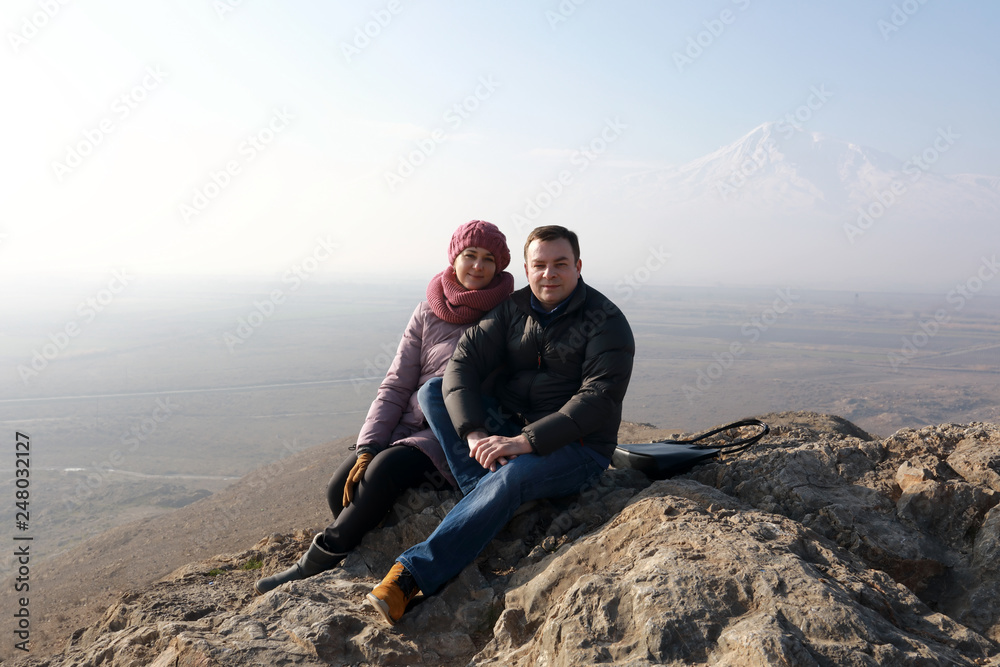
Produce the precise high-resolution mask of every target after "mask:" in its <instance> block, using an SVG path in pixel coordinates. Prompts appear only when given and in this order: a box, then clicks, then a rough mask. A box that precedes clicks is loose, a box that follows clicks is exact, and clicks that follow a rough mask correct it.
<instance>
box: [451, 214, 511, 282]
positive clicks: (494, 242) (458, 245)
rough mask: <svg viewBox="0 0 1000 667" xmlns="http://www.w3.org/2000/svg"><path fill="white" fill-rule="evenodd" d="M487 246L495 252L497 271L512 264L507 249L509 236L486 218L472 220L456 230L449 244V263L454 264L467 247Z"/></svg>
mask: <svg viewBox="0 0 1000 667" xmlns="http://www.w3.org/2000/svg"><path fill="white" fill-rule="evenodd" d="M473 247H474V248H486V249H487V250H489V251H490V252H491V253H493V259H495V260H496V263H497V272H500V271H503V270H504V269H506V268H507V265H508V264H510V250H508V249H507V237H506V236H504V235H503V232H501V231H500V228H499V227H497V226H496V225H494V224H493V223H492V222H486V221H485V220H470V221H469V222H467V223H465V224H464V225H462V226H461V227H459V228H458V229H456V230H455V233H454V234H452V235H451V243H450V244H449V245H448V263H449V264H454V263H455V258H456V257H458V255H459V253H461V252H462V251H463V250H465V249H466V248H473Z"/></svg>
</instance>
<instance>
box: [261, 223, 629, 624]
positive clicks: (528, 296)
mask: <svg viewBox="0 0 1000 667" xmlns="http://www.w3.org/2000/svg"><path fill="white" fill-rule="evenodd" d="M448 261H449V262H450V263H451V265H450V266H449V267H448V268H446V269H445V270H444V271H442V272H441V273H439V274H438V275H436V276H434V278H433V279H432V280H431V282H430V285H428V287H427V301H424V302H421V303H420V304H419V305H418V306H417V309H416V310H415V311H414V313H413V316H412V317H411V318H410V322H409V324H408V325H407V327H406V330H405V331H404V332H403V340H402V341H401V342H400V344H399V349H398V350H397V352H396V357H395V359H394V360H393V362H392V365H391V366H390V368H389V371H388V373H387V374H386V377H385V379H384V380H383V381H382V384H381V386H380V387H379V390H378V394H377V396H376V398H375V400H374V402H373V403H372V405H371V408H370V409H369V411H368V416H367V418H366V420H365V425H364V428H363V429H362V430H361V433H360V434H359V435H358V443H357V446H356V450H357V457H356V459H355V458H351V457H349V458H348V460H346V461H345V462H344V464H342V465H341V466H340V468H339V469H338V470H337V471H336V472H335V473H334V475H333V478H332V479H331V480H330V484H329V487H328V489H327V500H328V502H329V504H330V509H331V510H332V511H333V515H334V521H333V523H332V524H330V525H329V526H328V527H327V528H326V530H325V531H324V532H322V533H319V534H317V535H316V536H315V538H314V539H313V543H312V545H311V546H310V547H309V550H308V551H307V552H306V553H305V554H304V555H303V556H302V558H301V559H300V560H299V561H298V562H297V563H296V564H295V565H293V566H292V567H291V568H289V569H288V570H285V571H284V572H280V573H278V574H275V575H272V576H270V577H266V578H264V579H261V580H260V581H258V582H257V583H256V584H255V585H254V588H255V590H256V592H257V593H266V592H268V591H270V590H272V589H274V588H276V587H277V586H279V585H281V584H283V583H285V582H287V581H292V580H296V579H302V578H304V577H309V576H312V575H314V574H318V573H319V572H323V571H325V570H328V569H330V568H332V567H334V566H336V565H337V564H338V563H339V562H340V561H341V560H343V558H344V557H345V556H346V555H347V553H348V552H349V551H350V550H351V549H353V548H354V547H356V546H357V545H358V544H359V543H360V542H361V538H362V537H363V536H364V534H365V533H366V532H368V531H369V530H371V529H372V528H374V527H376V526H377V525H378V524H379V522H381V520H382V519H383V518H384V517H385V515H386V514H387V513H388V512H389V511H390V509H391V508H392V505H393V503H394V502H395V501H396V499H397V498H398V497H399V495H400V494H402V493H403V491H405V490H406V489H408V488H415V487H417V486H420V485H421V484H424V483H426V482H431V483H436V484H437V485H438V486H439V487H442V486H444V484H446V483H450V484H452V485H453V486H457V487H458V488H459V489H460V490H461V492H462V494H463V495H462V499H461V500H460V501H459V502H458V503H457V504H456V505H455V507H454V508H453V509H452V510H451V511H450V512H449V513H448V514H447V516H445V518H444V520H442V522H441V524H440V525H439V526H438V527H437V528H436V529H435V530H434V532H433V533H432V534H431V535H430V537H428V538H427V539H426V540H425V541H423V542H421V543H420V544H417V545H416V546H413V547H411V548H410V549H408V550H406V551H405V552H403V554H402V555H400V556H399V557H398V558H397V559H396V562H395V564H394V565H393V566H392V569H390V570H389V573H388V574H387V575H386V577H385V578H384V579H383V580H382V583H381V584H379V585H378V586H376V587H375V589H374V590H372V592H371V593H369V594H368V596H367V598H368V602H369V603H370V604H371V605H372V606H373V607H374V608H375V610H376V611H378V612H379V613H380V614H381V615H382V616H383V617H384V618H385V620H386V621H387V622H388V623H390V624H394V623H395V622H396V621H398V620H399V619H400V617H401V616H402V615H403V612H404V611H405V610H406V606H407V604H408V603H409V602H410V600H412V599H413V597H414V596H415V595H416V594H417V593H418V592H420V591H423V592H424V593H426V594H432V593H434V592H436V591H437V590H438V589H440V588H441V587H442V586H443V585H444V584H445V583H447V582H448V581H449V580H450V579H451V578H453V577H455V576H456V575H458V574H459V573H460V572H461V571H462V569H464V568H465V567H466V566H467V565H468V564H470V563H472V562H473V561H474V560H475V558H476V557H477V556H478V555H479V554H480V552H481V551H482V550H483V549H484V548H485V547H486V545H487V544H488V543H489V542H490V540H492V539H493V537H494V536H495V535H496V534H497V533H498V532H500V530H501V529H502V528H503V527H504V526H505V525H506V524H507V522H508V521H509V520H510V519H511V517H513V516H514V513H515V512H516V511H517V509H518V507H520V506H521V504H522V503H525V502H528V501H530V500H535V499H540V498H555V497H559V496H567V495H571V494H574V493H578V492H579V491H580V490H581V489H582V488H583V487H584V486H585V485H586V484H587V483H588V482H589V481H590V480H592V479H593V478H595V477H596V476H598V475H600V474H601V472H602V471H604V470H605V469H606V468H607V467H608V466H609V465H610V461H611V455H612V453H613V452H614V449H615V445H616V443H617V439H618V427H619V425H620V423H621V413H622V400H623V399H624V397H625V390H626V388H627V387H628V382H629V378H630V376H631V373H632V359H633V356H634V352H635V342H634V340H633V337H632V331H631V329H630V327H629V325H628V322H627V321H626V319H625V316H624V315H623V314H622V312H621V311H620V310H619V309H618V308H617V307H616V306H615V305H614V304H613V303H612V302H611V301H610V300H608V299H607V297H605V296H604V295H602V294H601V293H599V292H598V291H597V290H595V289H593V288H591V287H590V286H588V285H586V284H585V283H584V282H583V280H582V278H581V277H580V269H581V266H582V263H581V261H580V246H579V242H578V241H577V237H576V234H575V233H573V232H571V231H569V230H568V229H566V228H564V227H559V226H547V227H539V228H537V229H535V230H533V231H532V232H531V233H530V234H529V235H528V238H527V241H526V242H525V245H524V262H525V263H524V270H525V274H526V276H527V279H528V287H526V288H523V289H520V290H518V291H516V292H513V294H511V292H512V290H513V284H514V281H513V277H512V276H511V275H510V274H509V273H507V272H506V271H504V269H506V268H507V265H508V264H509V263H510V251H509V250H508V248H507V242H506V237H504V235H503V233H502V232H501V231H500V230H499V229H498V228H497V227H496V226H495V225H493V224H491V223H489V222H484V221H481V220H473V221H471V222H469V223H466V224H464V225H462V226H461V227H459V228H458V230H456V231H455V233H454V235H453V236H452V238H451V243H450V245H449V249H448ZM487 379H489V380H490V381H491V382H490V383H489V384H488V385H486V381H487ZM484 385H486V386H488V387H489V393H484ZM445 480H447V482H446V481H445Z"/></svg>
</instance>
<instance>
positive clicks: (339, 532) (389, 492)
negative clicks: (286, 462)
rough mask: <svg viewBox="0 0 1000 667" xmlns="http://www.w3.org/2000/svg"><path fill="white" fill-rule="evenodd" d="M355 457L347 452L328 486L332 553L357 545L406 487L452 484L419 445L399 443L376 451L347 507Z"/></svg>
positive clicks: (329, 547) (327, 535)
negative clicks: (347, 485) (348, 480)
mask: <svg viewBox="0 0 1000 667" xmlns="http://www.w3.org/2000/svg"><path fill="white" fill-rule="evenodd" d="M356 461H357V458H355V457H354V456H348V457H347V458H346V459H345V460H344V462H343V463H341V464H340V467H339V468H337V471H336V472H335V473H333V477H331V478H330V483H329V484H328V485H327V487H326V501H327V503H328V504H329V505H330V511H331V512H333V517H334V518H333V523H331V524H330V525H329V526H327V527H326V530H325V531H323V543H324V544H325V545H326V549H327V550H328V551H331V552H333V553H340V554H343V553H347V552H348V551H350V550H351V549H353V548H354V547H356V546H358V544H360V543H361V538H363V537H364V536H365V533H367V532H368V531H369V530H371V529H372V528H375V527H376V526H378V524H379V523H380V522H381V521H382V519H384V518H385V516H386V514H388V513H389V511H390V510H391V509H392V506H393V505H394V504H395V502H396V499H397V498H399V496H400V495H401V494H402V493H403V492H404V491H406V490H407V489H410V488H419V487H421V486H424V485H427V488H431V489H434V490H435V491H437V490H440V489H445V488H449V484H448V482H447V480H445V478H444V476H442V475H441V473H440V472H438V469H437V468H435V467H434V464H433V463H432V462H431V460H430V458H428V457H427V455H426V454H424V453H423V452H422V451H420V450H419V449H417V448H416V447H408V446H406V445H396V446H394V447H387V448H386V449H384V450H382V451H381V452H379V453H378V454H376V455H375V458H373V459H372V460H371V462H370V463H369V464H368V467H367V468H365V474H364V477H363V478H362V479H361V481H360V482H358V485H357V487H356V488H355V489H354V500H353V501H351V504H350V505H348V506H347V507H344V505H343V502H344V484H345V483H346V481H347V475H348V474H349V473H350V472H351V468H353V467H354V464H355V462H356Z"/></svg>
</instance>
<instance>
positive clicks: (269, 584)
mask: <svg viewBox="0 0 1000 667" xmlns="http://www.w3.org/2000/svg"><path fill="white" fill-rule="evenodd" d="M322 537H323V533H317V534H316V537H314V538H313V541H312V544H310V545H309V550H308V551H306V552H305V553H304V554H302V558H300V559H299V561H298V562H297V563H296V564H295V565H293V566H291V567H290V568H288V569H287V570H285V571H284V572H278V573H277V574H272V575H271V576H270V577H264V578H263V579H261V580H260V581H258V582H257V583H255V584H254V585H253V590H254V592H256V593H257V595H263V594H264V593H267V592H268V591H272V590H274V589H275V588H277V587H278V586H280V585H281V584H283V583H285V582H286V581H298V580H299V579H305V578H306V577H311V576H313V575H314V574H319V573H320V572H326V571H327V570H330V569H333V568H334V567H336V566H337V564H338V563H339V562H340V561H342V560H344V557H345V556H346V555H347V554H335V553H330V552H329V551H327V550H326V549H324V548H323V547H321V546H319V541H320V539H321V538H322Z"/></svg>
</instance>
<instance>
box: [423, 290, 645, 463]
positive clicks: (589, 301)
mask: <svg viewBox="0 0 1000 667" xmlns="http://www.w3.org/2000/svg"><path fill="white" fill-rule="evenodd" d="M536 317H537V314H536V313H535V312H534V311H533V310H532V308H531V291H530V288H528V287H525V288H523V289H520V290H518V291H516V292H514V294H512V295H511V298H510V299H509V300H508V301H506V302H504V303H502V304H500V305H499V306H497V307H496V308H494V309H493V310H492V311H490V312H489V313H487V315H486V316H485V317H483V319H481V320H480V321H479V323H478V324H476V325H474V326H472V327H471V328H469V329H468V330H467V331H466V332H465V333H464V334H462V338H461V339H460V340H459V342H458V347H457V348H456V349H455V354H454V355H452V358H451V361H449V362H448V366H447V368H446V369H445V373H444V381H443V385H442V391H443V393H444V400H445V405H446V407H447V408H448V414H449V415H450V416H451V420H452V422H453V424H454V425H455V430H456V431H458V434H459V435H460V436H461V437H462V439H465V437H466V435H467V434H468V433H470V432H472V431H475V430H485V431H487V432H492V428H491V425H493V426H495V424H496V420H495V418H494V416H491V415H487V414H486V413H485V411H484V409H483V405H482V400H481V386H482V383H483V381H484V380H485V379H486V378H488V377H489V376H490V375H491V374H492V373H494V372H497V371H499V373H500V375H499V376H498V378H497V382H496V385H495V389H494V391H493V393H494V395H495V396H496V397H497V398H498V399H499V401H500V404H501V406H502V407H503V409H504V415H503V416H504V417H505V418H510V417H513V418H514V419H515V421H519V422H520V423H522V424H524V428H523V430H522V432H523V433H524V435H525V436H527V438H528V440H529V441H530V442H531V445H532V447H533V448H534V449H535V451H536V452H537V453H539V454H542V455H544V454H548V453H550V452H553V451H555V450H557V449H559V448H560V447H562V446H564V445H567V444H569V443H571V442H580V443H581V444H583V445H585V446H587V447H591V448H592V449H594V450H595V451H597V452H598V453H600V454H601V455H603V456H605V457H607V458H609V459H610V458H611V454H612V453H613V452H614V449H615V445H616V444H617V442H618V427H619V426H620V425H621V417H622V401H623V399H624V398H625V390H626V389H627V388H628V383H629V378H630V377H631V376H632V359H633V357H634V356H635V339H634V338H633V337H632V329H631V327H629V324H628V321H627V320H626V319H625V315H623V314H622V312H621V311H620V310H619V309H618V307H617V306H615V305H614V304H613V303H612V302H611V301H610V300H609V299H608V298H607V297H605V296H604V295H603V294H601V293H600V292H598V291H597V290H595V289H593V288H592V287H589V286H588V285H585V284H583V280H582V279H581V281H580V285H579V289H577V290H576V291H575V293H574V294H573V296H572V297H571V300H570V302H569V304H567V306H566V308H565V310H564V311H563V312H561V313H560V314H558V315H556V316H555V317H554V318H553V319H552V321H551V322H550V323H549V324H548V326H545V327H543V326H542V325H541V324H539V322H538V320H537V319H536ZM491 422H492V424H491Z"/></svg>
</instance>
